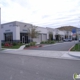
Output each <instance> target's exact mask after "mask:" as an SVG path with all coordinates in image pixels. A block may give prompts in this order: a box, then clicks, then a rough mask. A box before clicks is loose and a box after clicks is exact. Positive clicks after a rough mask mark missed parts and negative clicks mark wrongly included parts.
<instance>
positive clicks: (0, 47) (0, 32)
mask: <svg viewBox="0 0 80 80" xmlns="http://www.w3.org/2000/svg"><path fill="white" fill-rule="evenodd" d="M0 34H1V8H0ZM0 50H1V36H0Z"/></svg>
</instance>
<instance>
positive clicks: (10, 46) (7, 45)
mask: <svg viewBox="0 0 80 80" xmlns="http://www.w3.org/2000/svg"><path fill="white" fill-rule="evenodd" d="M22 45H23V44H21V43H4V44H2V48H8V49H18V48H20V46H22Z"/></svg>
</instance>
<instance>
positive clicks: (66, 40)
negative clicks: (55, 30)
mask: <svg viewBox="0 0 80 80" xmlns="http://www.w3.org/2000/svg"><path fill="white" fill-rule="evenodd" d="M63 41H65V42H68V41H72V39H63Z"/></svg>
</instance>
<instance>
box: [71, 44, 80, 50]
mask: <svg viewBox="0 0 80 80" xmlns="http://www.w3.org/2000/svg"><path fill="white" fill-rule="evenodd" d="M71 51H80V43H78V44H76V45H75V46H74V47H73V48H72V49H71Z"/></svg>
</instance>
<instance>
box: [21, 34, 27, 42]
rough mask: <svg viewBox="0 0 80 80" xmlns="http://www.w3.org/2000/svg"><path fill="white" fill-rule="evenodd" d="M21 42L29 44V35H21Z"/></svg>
mask: <svg viewBox="0 0 80 80" xmlns="http://www.w3.org/2000/svg"><path fill="white" fill-rule="evenodd" d="M20 41H21V43H28V34H27V33H20Z"/></svg>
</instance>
